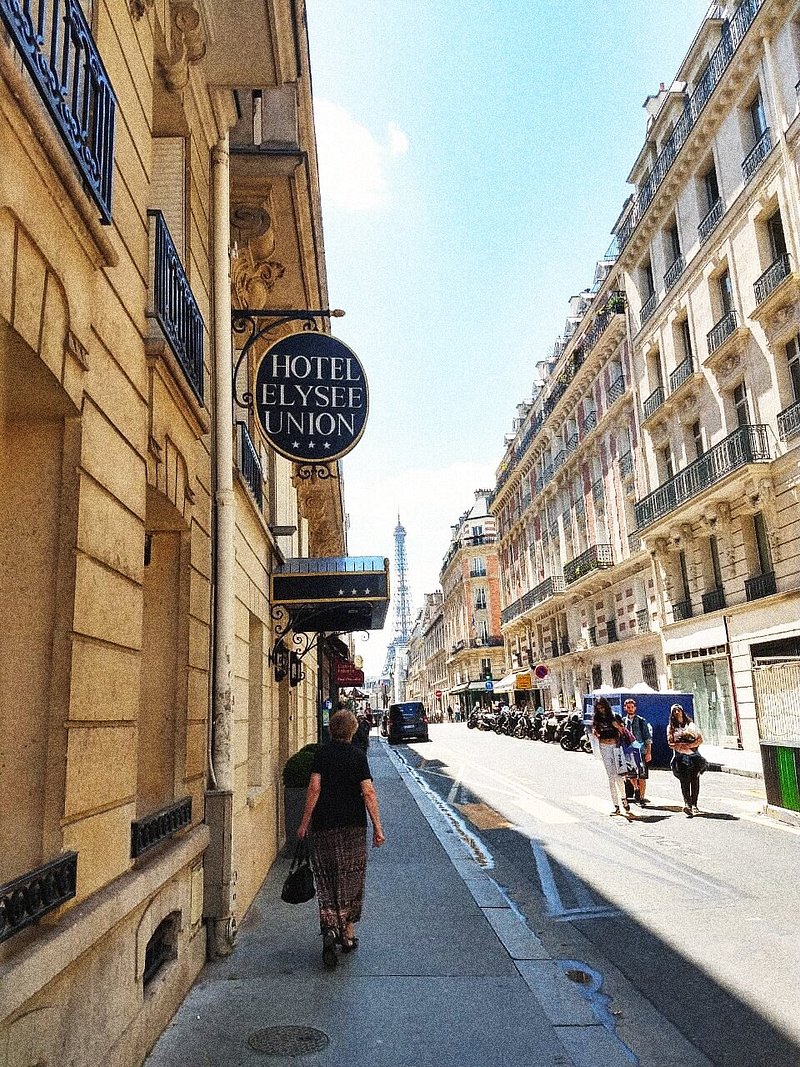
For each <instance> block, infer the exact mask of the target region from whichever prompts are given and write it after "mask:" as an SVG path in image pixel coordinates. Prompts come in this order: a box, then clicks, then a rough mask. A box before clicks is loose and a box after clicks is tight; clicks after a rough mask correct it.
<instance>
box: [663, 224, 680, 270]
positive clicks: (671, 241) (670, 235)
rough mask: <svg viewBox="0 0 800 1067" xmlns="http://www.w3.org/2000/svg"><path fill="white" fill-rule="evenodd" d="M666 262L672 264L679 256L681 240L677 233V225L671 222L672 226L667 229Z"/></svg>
mask: <svg viewBox="0 0 800 1067" xmlns="http://www.w3.org/2000/svg"><path fill="white" fill-rule="evenodd" d="M666 237H667V262H668V263H670V264H672V263H674V262H675V260H676V259H678V257H679V256H680V254H681V238H680V234H679V233H678V223H677V222H676V221H675V220H673V222H672V225H671V226H669V227H668V228H667V231H666Z"/></svg>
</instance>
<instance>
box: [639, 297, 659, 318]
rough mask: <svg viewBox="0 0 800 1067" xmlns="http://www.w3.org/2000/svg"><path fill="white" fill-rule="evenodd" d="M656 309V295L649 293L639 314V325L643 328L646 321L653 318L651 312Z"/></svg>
mask: <svg viewBox="0 0 800 1067" xmlns="http://www.w3.org/2000/svg"><path fill="white" fill-rule="evenodd" d="M657 307H658V293H651V294H650V296H648V298H647V300H645V302H644V303H643V304H642V310H641V311H640V312H639V325H640V326H644V324H645V323H646V322H647V320H648V319H650V318H652V317H653V312H654V311H655V310H656V308H657Z"/></svg>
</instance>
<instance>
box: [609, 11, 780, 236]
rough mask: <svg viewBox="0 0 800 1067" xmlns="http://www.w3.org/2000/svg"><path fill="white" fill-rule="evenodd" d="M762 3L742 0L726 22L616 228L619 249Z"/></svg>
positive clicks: (652, 196)
mask: <svg viewBox="0 0 800 1067" xmlns="http://www.w3.org/2000/svg"><path fill="white" fill-rule="evenodd" d="M762 3H763V0H742V3H740V4H739V7H738V8H737V9H736V12H735V13H734V15H733V17H732V18H731V20H730V22H728V23H727V24H726V26H725V29H724V31H723V33H722V36H721V37H720V42H719V44H718V45H717V47H716V48H715V50H714V52H713V53H712V55H711V58H710V59H709V61H708V64H707V66H706V69H705V73H704V75H703V77H702V78H701V80H700V82H699V83H698V84H697V86H696V88H695V90H694V92H693V93H692V95H691V97H690V98H689V100H688V101H687V103H686V106H685V108H684V111H683V114H682V115H681V117H680V118H679V119H678V121H677V122H676V123H675V128H674V129H673V131H672V133H671V135H670V137H669V139H668V140H667V142H666V144H665V145H664V147H663V148H662V150H661V152H660V154H659V156H658V159H656V161H655V163H654V164H653V166H652V168H651V170H650V173H649V174H648V176H647V178H646V180H645V181H644V182H643V183H642V186H641V188H640V189H639V192H638V193H637V195H636V198H635V200H634V202H633V206H632V208H631V210H630V212H629V213H628V216H627V218H626V219H625V221H624V223H623V224H622V226H620V228H619V230H618V231H617V240H618V242H619V247H620V251H621V250H622V249H623V248H624V247H625V246H626V245H627V243H628V242H629V241H630V239H631V237H632V236H633V233H634V231H635V230H636V227H637V226H638V225H639V223H640V222H641V221H642V219H643V218H644V215H645V212H646V211H647V209H648V207H649V206H650V204H651V203H652V201H653V199H654V197H655V195H656V192H657V191H658V189H659V187H660V186H661V183H662V182H663V181H664V179H665V178H666V176H667V174H669V172H670V170H671V168H672V165H673V163H674V162H675V160H676V159H677V157H678V153H679V152H680V150H681V148H682V147H683V145H684V144H685V142H686V140H687V138H688V137H689V134H690V133H691V131H692V129H693V128H694V126H695V124H696V123H697V120H698V119H699V117H700V115H701V114H702V112H703V110H704V108H705V106H706V104H707V103H708V101H709V99H710V98H711V95H712V93H713V92H714V89H715V88H716V87H717V85H718V84H719V82H720V80H721V78H722V76H723V74H724V73H725V71H726V70H727V68H728V66H729V64H730V62H731V60H732V59H733V57H734V55H735V53H736V50H737V48H738V47H739V45H740V44H741V42H742V40H743V39H744V37H745V35H746V33H747V31H748V30H749V29H750V26H751V25H752V23H753V21H754V19H755V17H756V15H757V14H758V12H759V9H760V8H761V5H762Z"/></svg>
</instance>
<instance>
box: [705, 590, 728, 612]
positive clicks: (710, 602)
mask: <svg viewBox="0 0 800 1067" xmlns="http://www.w3.org/2000/svg"><path fill="white" fill-rule="evenodd" d="M724 607H725V590H724V589H721V588H717V589H710V590H709V591H708V592H707V593H703V611H704V613H705V614H708V612H709V611H722V609H723V608H724Z"/></svg>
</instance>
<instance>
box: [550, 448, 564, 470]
mask: <svg viewBox="0 0 800 1067" xmlns="http://www.w3.org/2000/svg"><path fill="white" fill-rule="evenodd" d="M566 459H567V452H566V449H564V448H560V449H559V450H558V452H556V454H555V455H554V456H553V473H554V474H555V472H556V471H557V470H560V469H561V468H562V467H563V466H564V463H565V462H566Z"/></svg>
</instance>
